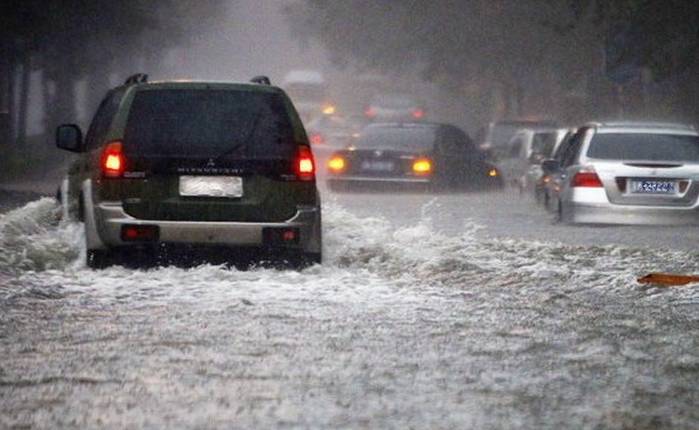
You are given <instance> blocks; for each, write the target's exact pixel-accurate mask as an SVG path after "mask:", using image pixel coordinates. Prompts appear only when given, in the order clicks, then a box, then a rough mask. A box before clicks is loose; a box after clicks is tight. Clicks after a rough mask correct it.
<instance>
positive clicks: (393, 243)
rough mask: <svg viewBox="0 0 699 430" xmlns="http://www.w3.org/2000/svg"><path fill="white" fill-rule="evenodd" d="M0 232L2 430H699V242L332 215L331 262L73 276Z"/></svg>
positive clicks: (69, 257) (363, 199)
mask: <svg viewBox="0 0 699 430" xmlns="http://www.w3.org/2000/svg"><path fill="white" fill-rule="evenodd" d="M59 212H60V210H59V208H57V206H56V205H55V203H54V202H53V201H52V200H51V199H48V198H46V199H40V200H35V201H33V202H31V203H29V204H27V205H25V206H23V207H20V208H18V209H14V210H11V211H9V212H5V214H4V215H3V216H2V218H0V241H1V243H0V356H1V357H2V361H1V362H0V428H37V429H44V428H46V429H49V428H114V429H117V428H152V429H160V428H400V429H405V428H431V429H440V428H481V429H501V428H502V429H505V428H590V429H606V428H614V429H655V428H679V429H694V428H698V427H699V410H698V409H697V408H696V405H697V404H699V387H698V386H697V382H696V381H697V379H698V377H699V345H698V343H699V341H698V339H699V289H698V287H696V286H688V287H681V288H670V289H661V288H655V287H647V286H641V285H639V284H637V283H636V278H637V277H638V276H640V275H642V274H645V273H646V272H649V271H674V272H680V273H699V258H698V257H699V252H697V251H696V243H697V236H698V235H699V234H698V233H697V229H687V228H649V227H643V228H636V227H622V228H610V227H604V228H592V227H568V226H560V225H553V224H552V223H551V221H550V217H547V216H545V215H543V214H542V212H541V210H540V209H539V208H536V207H534V205H533V204H532V203H531V202H530V201H529V200H527V199H521V198H520V197H518V196H516V195H510V194H506V193H505V194H471V195H468V194H467V195H443V196H436V197H433V196H425V195H355V194H347V195H337V196H332V195H326V196H325V199H324V213H323V216H324V240H325V263H324V264H323V265H322V266H315V267H311V268H309V269H306V270H304V271H302V272H294V271H278V270H271V269H257V270H249V271H238V270H235V269H227V268H225V267H220V266H200V267H195V268H188V269H182V268H155V269H150V270H136V271H135V270H129V269H125V268H122V267H112V268H110V269H107V270H103V271H90V270H87V269H86V268H85V267H84V263H83V262H82V261H83V259H84V252H85V250H84V248H83V247H82V242H81V235H80V234H81V226H80V225H78V224H70V223H67V224H64V223H60V222H59V221H58V214H59Z"/></svg>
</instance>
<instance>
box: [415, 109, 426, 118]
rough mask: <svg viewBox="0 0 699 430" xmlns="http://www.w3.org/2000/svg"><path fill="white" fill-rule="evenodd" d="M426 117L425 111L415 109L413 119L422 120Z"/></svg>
mask: <svg viewBox="0 0 699 430" xmlns="http://www.w3.org/2000/svg"><path fill="white" fill-rule="evenodd" d="M424 116H425V111H424V110H422V109H415V110H414V111H413V118H415V119H422V118H423V117H424Z"/></svg>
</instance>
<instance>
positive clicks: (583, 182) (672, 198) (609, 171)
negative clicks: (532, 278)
mask: <svg viewBox="0 0 699 430" xmlns="http://www.w3.org/2000/svg"><path fill="white" fill-rule="evenodd" d="M532 133H533V132H532V131H531V130H529V131H528V132H527V133H526V135H531V134H532ZM514 139H515V138H514V137H513V139H512V140H514ZM512 140H511V142H512ZM533 152H536V151H533ZM542 160H543V161H542ZM530 161H531V168H530V169H529V171H528V173H530V175H529V176H528V177H527V179H526V181H533V182H534V186H533V187H531V188H529V189H528V191H529V192H531V193H532V195H533V197H534V198H535V199H536V201H537V202H540V203H541V204H542V205H543V207H544V208H546V210H548V211H549V212H551V213H553V214H554V215H555V218H556V219H557V220H559V221H561V222H564V223H582V224H662V225H677V224H680V225H682V224H697V223H699V134H698V133H697V131H696V129H695V128H694V127H692V126H688V125H682V124H669V123H653V122H591V123H587V124H585V125H583V126H581V127H579V128H576V129H570V130H564V129H559V130H557V131H556V142H555V143H554V144H553V146H551V145H546V146H545V148H542V150H541V151H540V153H539V154H538V155H537V156H536V157H534V158H532V156H531V155H530ZM503 171H504V174H505V175H508V173H509V174H511V175H515V176H516V175H519V174H520V172H519V171H516V170H506V169H503ZM532 172H535V173H532ZM525 176H526V175H525ZM511 177H512V176H511ZM518 178H519V180H520V181H525V179H523V178H524V177H523V176H520V177H518Z"/></svg>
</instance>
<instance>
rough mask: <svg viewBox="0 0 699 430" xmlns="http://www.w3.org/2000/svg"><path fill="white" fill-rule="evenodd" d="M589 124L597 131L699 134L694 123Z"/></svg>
mask: <svg viewBox="0 0 699 430" xmlns="http://www.w3.org/2000/svg"><path fill="white" fill-rule="evenodd" d="M588 126H592V127H594V128H595V129H596V131H597V133H647V134H680V135H687V136H697V135H699V133H697V130H696V129H695V128H694V126H693V125H689V124H679V123H669V122H636V121H614V122H593V123H589V124H588Z"/></svg>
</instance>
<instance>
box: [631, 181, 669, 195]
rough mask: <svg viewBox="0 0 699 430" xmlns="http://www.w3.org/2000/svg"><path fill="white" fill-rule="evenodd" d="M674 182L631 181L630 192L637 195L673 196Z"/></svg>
mask: <svg viewBox="0 0 699 430" xmlns="http://www.w3.org/2000/svg"><path fill="white" fill-rule="evenodd" d="M676 190H677V183H676V181H651V180H649V181H646V180H642V181H631V192H632V193H637V194H675V193H676Z"/></svg>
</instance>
